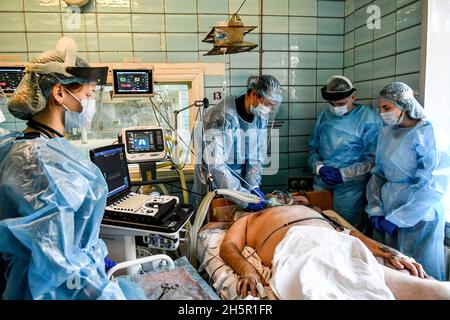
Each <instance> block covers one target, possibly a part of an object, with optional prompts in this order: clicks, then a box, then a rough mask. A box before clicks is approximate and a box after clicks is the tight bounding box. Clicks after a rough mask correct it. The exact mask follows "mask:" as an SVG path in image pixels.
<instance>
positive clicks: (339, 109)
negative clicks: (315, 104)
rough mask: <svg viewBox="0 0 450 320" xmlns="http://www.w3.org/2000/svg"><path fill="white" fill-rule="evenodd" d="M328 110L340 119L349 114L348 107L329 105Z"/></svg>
mask: <svg viewBox="0 0 450 320" xmlns="http://www.w3.org/2000/svg"><path fill="white" fill-rule="evenodd" d="M328 108H329V109H330V111H331V112H332V113H333V114H334V115H335V116H338V117H342V116H343V115H344V114H346V113H347V112H348V105H346V106H340V107H334V106H333V105H332V104H331V103H328Z"/></svg>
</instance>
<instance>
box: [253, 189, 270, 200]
mask: <svg viewBox="0 0 450 320" xmlns="http://www.w3.org/2000/svg"><path fill="white" fill-rule="evenodd" d="M250 193H252V194H254V195H256V196H258V197H260V198H261V199H264V201H269V199H267V197H266V195H265V194H264V192H262V191H261V189H260V188H259V187H253V188H252V189H251V190H250Z"/></svg>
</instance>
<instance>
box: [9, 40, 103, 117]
mask: <svg viewBox="0 0 450 320" xmlns="http://www.w3.org/2000/svg"><path fill="white" fill-rule="evenodd" d="M76 52H77V47H76V43H75V41H74V40H73V39H72V38H68V37H62V38H61V39H60V40H59V41H58V43H57V45H56V50H50V51H45V52H43V53H42V54H41V55H40V56H38V57H37V58H36V59H34V60H33V61H31V62H30V63H28V64H27V65H26V67H25V75H24V77H23V78H22V81H21V82H20V84H19V86H18V87H17V89H16V90H15V92H14V93H13V95H12V97H11V101H10V102H9V104H8V109H9V110H10V112H11V114H13V115H14V116H15V117H17V118H20V119H23V120H29V119H30V118H31V116H32V115H34V114H36V113H38V112H40V111H42V110H43V109H44V108H45V107H46V105H47V102H48V99H49V97H50V94H51V90H52V88H53V87H54V86H55V85H57V84H60V85H62V86H64V87H70V84H74V83H78V84H82V85H83V87H84V85H89V84H91V85H95V86H100V90H98V89H97V90H96V91H101V87H102V86H103V85H105V84H106V79H107V76H108V67H90V66H89V65H88V64H87V63H86V62H85V61H84V60H83V59H81V58H79V57H77V56H76ZM82 90H84V89H82ZM72 93H74V92H72ZM75 96H76V97H77V98H78V100H79V101H78V102H79V103H80V104H81V105H82V106H83V104H82V101H81V100H82V99H86V100H87V99H88V96H89V95H88V94H78V93H75ZM97 100H98V97H96V102H95V105H98V102H97ZM89 104H90V105H91V107H90V108H89V113H90V114H91V113H92V109H93V108H92V105H93V104H94V103H93V102H90V103H89ZM85 105H86V106H87V105H88V104H87V103H85ZM86 111H88V110H86Z"/></svg>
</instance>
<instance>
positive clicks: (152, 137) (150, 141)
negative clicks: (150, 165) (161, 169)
mask: <svg viewBox="0 0 450 320" xmlns="http://www.w3.org/2000/svg"><path fill="white" fill-rule="evenodd" d="M125 136H126V145H127V152H128V153H148V152H161V151H163V150H164V143H163V137H162V130H129V131H126V134H125Z"/></svg>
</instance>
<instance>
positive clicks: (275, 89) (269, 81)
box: [248, 75, 283, 105]
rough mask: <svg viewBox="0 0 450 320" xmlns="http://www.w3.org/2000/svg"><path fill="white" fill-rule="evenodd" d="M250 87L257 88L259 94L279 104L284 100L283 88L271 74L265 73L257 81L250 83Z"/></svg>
mask: <svg viewBox="0 0 450 320" xmlns="http://www.w3.org/2000/svg"><path fill="white" fill-rule="evenodd" d="M248 89H255V90H256V92H257V93H258V95H259V96H262V97H264V98H266V99H268V100H270V101H273V102H274V103H275V104H277V105H279V104H280V103H281V101H283V88H282V87H281V85H280V83H279V82H278V80H277V79H276V78H275V77H273V76H269V75H263V76H261V77H259V78H258V80H256V81H255V82H252V83H250V85H249V86H248Z"/></svg>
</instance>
